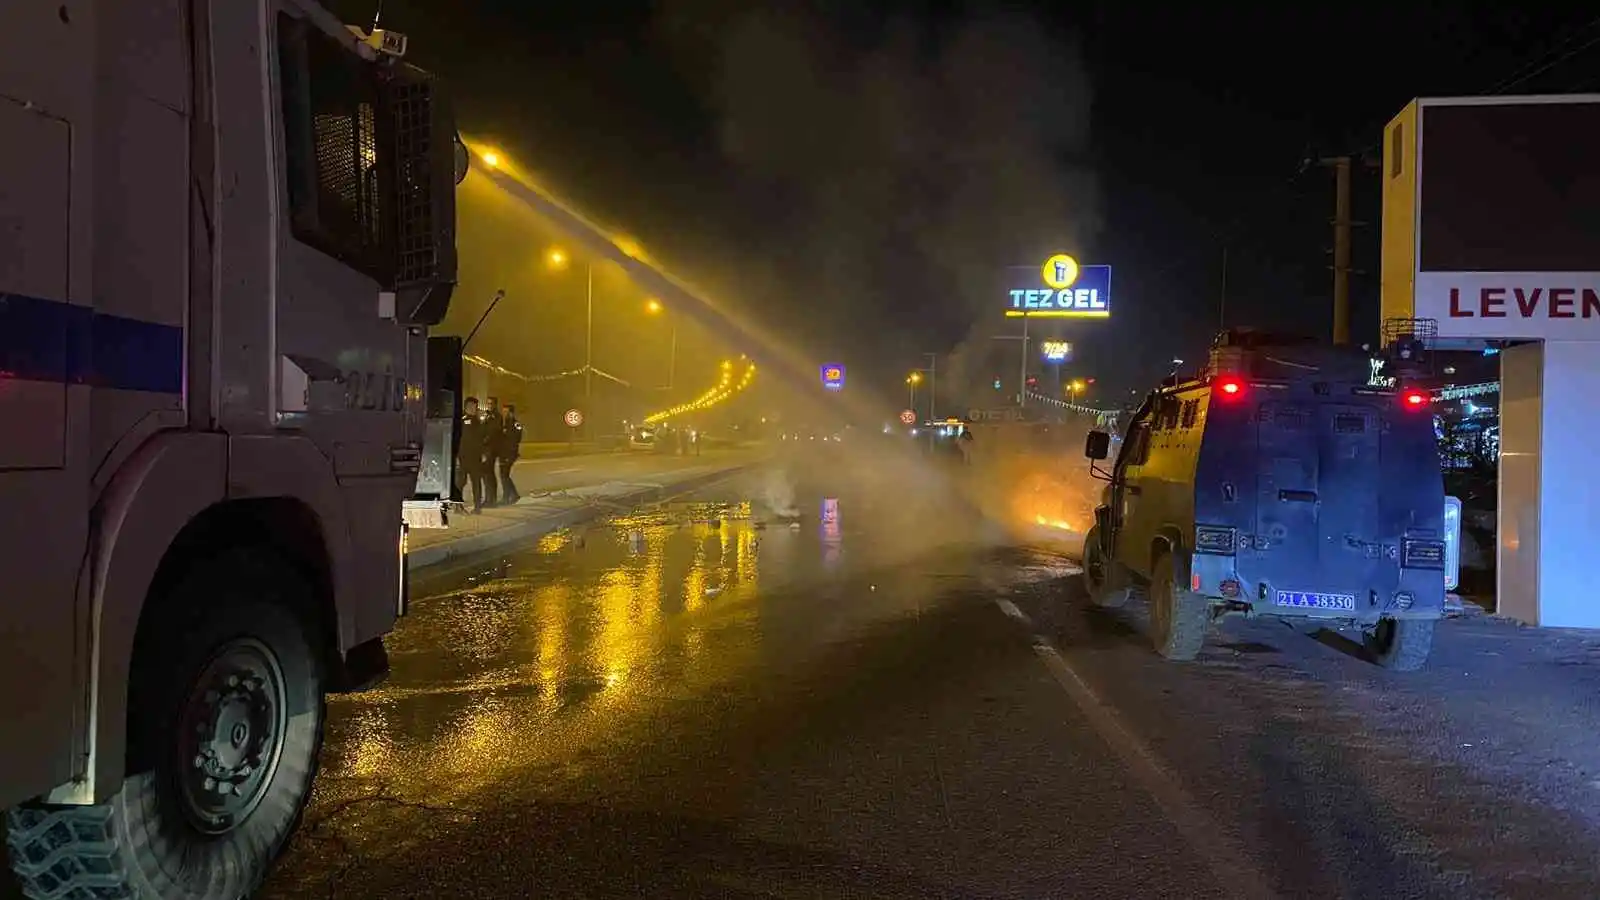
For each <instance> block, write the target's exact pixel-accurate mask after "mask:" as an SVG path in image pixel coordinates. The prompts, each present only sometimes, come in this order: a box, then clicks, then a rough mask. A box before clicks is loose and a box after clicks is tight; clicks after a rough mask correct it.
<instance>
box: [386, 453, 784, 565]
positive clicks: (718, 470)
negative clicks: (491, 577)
mask: <svg viewBox="0 0 1600 900" xmlns="http://www.w3.org/2000/svg"><path fill="white" fill-rule="evenodd" d="M752 464H753V463H752V462H751V461H750V460H748V459H745V460H739V461H731V460H730V461H727V462H721V463H711V464H708V465H704V466H694V467H692V468H687V469H678V470H676V471H673V472H669V473H665V474H663V475H661V476H660V477H658V478H655V479H652V480H649V481H607V482H603V483H601V484H595V485H586V486H584V487H574V488H569V489H566V490H560V491H555V492H553V493H549V494H544V495H540V496H536V497H534V496H527V497H523V498H522V500H521V501H519V502H518V503H517V505H516V506H511V507H500V508H495V509H486V510H484V511H483V512H482V513H480V514H478V515H463V514H461V513H459V512H458V513H455V514H453V515H452V516H451V517H450V527H449V528H445V529H419V530H416V531H413V532H411V534H410V536H409V538H408V546H409V550H410V552H409V553H408V554H407V557H406V563H407V568H408V569H410V570H411V571H413V572H415V571H417V570H418V569H423V568H426V567H428V566H432V565H438V564H439V563H442V562H445V561H446V560H450V559H454V558H456V557H459V556H465V555H468V554H472V553H482V552H484V551H486V550H493V549H495V548H497V547H504V546H507V545H510V544H514V543H516V542H518V541H523V540H527V539H528V538H532V537H538V536H540V535H542V534H548V533H549V532H552V531H557V530H559V529H562V528H567V527H570V526H572V525H577V524H579V523H582V522H587V521H589V520H591V519H598V518H601V517H603V516H607V515H611V514H613V513H618V512H625V511H627V510H628V509H630V508H632V507H634V506H638V505H639V504H641V503H648V502H650V501H652V500H660V499H662V498H665V497H670V496H672V495H674V494H681V493H685V492H688V491H692V490H695V489H697V488H701V487H704V486H706V485H708V484H711V483H712V482H716V481H720V480H722V479H723V478H727V477H729V476H731V475H734V474H737V473H738V472H740V471H742V470H744V469H746V468H748V467H749V466H751V465H752Z"/></svg>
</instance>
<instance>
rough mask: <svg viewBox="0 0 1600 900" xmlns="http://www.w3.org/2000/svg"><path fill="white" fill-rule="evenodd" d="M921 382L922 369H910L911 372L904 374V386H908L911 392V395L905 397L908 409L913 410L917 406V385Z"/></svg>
mask: <svg viewBox="0 0 1600 900" xmlns="http://www.w3.org/2000/svg"><path fill="white" fill-rule="evenodd" d="M921 383H922V371H921V370H920V369H915V370H912V372H911V374H910V375H907V376H906V387H907V388H909V389H910V392H911V396H910V397H909V398H908V399H907V402H906V408H907V409H910V410H913V411H914V410H916V408H917V385H919V384H921Z"/></svg>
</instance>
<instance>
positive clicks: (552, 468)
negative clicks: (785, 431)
mask: <svg viewBox="0 0 1600 900" xmlns="http://www.w3.org/2000/svg"><path fill="white" fill-rule="evenodd" d="M740 453H741V451H738V450H724V449H717V450H709V451H705V452H703V453H702V454H701V455H700V456H675V455H667V454H665V453H654V452H651V451H647V450H619V451H615V452H610V453H585V454H578V455H575V456H548V457H535V458H532V459H520V460H517V463H516V465H515V466H514V467H513V468H512V472H511V477H512V479H513V480H514V481H515V482H516V484H517V488H518V489H519V490H520V491H521V492H522V493H524V494H529V495H535V494H540V493H548V492H551V491H559V490H563V489H566V488H572V487H579V486H584V485H591V484H600V483H602V482H606V481H630V480H645V479H649V478H653V477H655V476H657V475H661V474H664V473H667V472H671V471H674V470H677V469H686V468H690V467H693V466H700V465H705V464H706V463H708V462H712V461H715V460H717V459H721V458H726V457H729V456H736V455H739V454H740Z"/></svg>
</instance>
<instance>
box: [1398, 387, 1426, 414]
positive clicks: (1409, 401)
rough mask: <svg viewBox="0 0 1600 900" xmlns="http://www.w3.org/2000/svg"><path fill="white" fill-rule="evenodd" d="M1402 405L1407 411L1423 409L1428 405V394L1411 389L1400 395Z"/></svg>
mask: <svg viewBox="0 0 1600 900" xmlns="http://www.w3.org/2000/svg"><path fill="white" fill-rule="evenodd" d="M1400 403H1401V404H1402V405H1404V406H1405V408H1406V409H1422V408H1423V407H1425V406H1427V405H1428V392H1427V391H1419V390H1417V389H1416V388H1409V389H1407V390H1405V391H1404V392H1402V393H1401V394H1400Z"/></svg>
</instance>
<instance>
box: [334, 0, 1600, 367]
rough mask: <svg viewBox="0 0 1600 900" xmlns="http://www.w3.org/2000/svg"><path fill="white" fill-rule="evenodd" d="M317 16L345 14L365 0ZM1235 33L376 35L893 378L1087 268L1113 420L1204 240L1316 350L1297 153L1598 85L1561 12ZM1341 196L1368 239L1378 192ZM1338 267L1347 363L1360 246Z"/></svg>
mask: <svg viewBox="0 0 1600 900" xmlns="http://www.w3.org/2000/svg"><path fill="white" fill-rule="evenodd" d="M334 6H335V9H336V11H337V12H338V13H339V14H340V15H341V16H342V17H343V18H345V20H346V21H351V22H361V23H365V22H368V21H370V17H371V12H372V0H349V2H346V0H340V2H336V3H335V4H334ZM996 8H1003V9H1005V10H1006V12H1005V13H1004V14H998V15H996V14H991V13H990V12H989V11H990V10H993V9H996ZM1240 10H1241V11H1238V12H1234V11H1231V10H1226V9H1224V10H1221V11H1218V10H1216V9H1211V10H1206V9H1202V8H1200V7H1199V6H1198V5H1189V4H1184V5H1179V4H1172V5H1170V6H1169V5H1165V4H1156V5H1140V4H1133V3H1113V2H1105V3H1083V4H1073V3H1061V2H1058V3H1049V2H1038V3H1013V4H979V3H960V2H911V0H904V2H892V3H878V4H870V3H865V2H859V3H852V2H834V3H829V2H813V3H810V4H787V3H770V4H767V3H761V4H758V3H743V2H736V0H658V2H654V3H651V2H640V0H595V2H591V3H561V4H556V3H530V2H527V0H483V2H479V3H476V4H474V3H469V2H465V0H389V2H387V3H386V4H385V8H384V24H385V25H386V26H388V27H391V28H394V29H397V30H400V31H403V32H406V33H407V34H408V35H409V36H410V38H411V47H412V51H411V56H412V60H413V61H415V62H417V63H418V64H420V65H423V66H425V67H427V68H431V69H434V70H436V71H438V72H440V73H441V74H443V75H444V76H445V77H446V78H448V79H449V81H450V83H451V84H452V86H453V89H454V91H455V93H456V94H457V96H458V108H459V115H460V118H461V120H462V129H463V131H469V132H475V133H480V134H486V135H489V136H492V137H493V139H494V140H496V141H497V142H499V143H501V144H503V145H504V146H505V147H506V148H507V150H508V152H510V153H512V154H514V155H516V156H517V158H518V159H519V160H520V159H528V160H531V161H532V163H531V164H532V165H533V166H534V167H536V168H537V169H538V170H539V171H540V172H541V173H542V175H543V176H544V177H545V178H547V179H548V180H549V182H550V183H551V184H552V185H554V186H555V187H556V188H557V189H558V190H559V191H560V192H562V193H563V194H565V195H567V196H569V197H571V198H572V199H573V200H574V201H576V202H577V203H579V204H580V205H582V206H584V207H585V208H587V209H590V210H593V211H594V212H595V213H596V214H597V215H598V216H599V217H601V218H602V219H603V220H606V221H609V222H613V223H617V224H619V225H621V226H622V227H624V228H625V229H626V230H627V231H628V232H629V233H631V234H635V235H637V236H638V237H639V238H640V239H641V240H642V241H643V242H644V243H645V244H646V246H648V247H650V248H651V250H652V251H653V252H654V253H655V255H657V256H659V257H662V258H664V259H665V260H667V261H668V264H669V266H670V267H672V268H674V269H676V270H680V271H682V272H684V273H685V274H687V275H688V276H689V277H690V278H691V280H693V281H695V282H697V283H701V284H705V285H706V286H708V287H711V288H713V289H715V290H716V291H717V292H718V295H719V296H722V297H725V298H727V299H728V300H730V301H733V302H734V303H735V304H736V305H737V306H738V307H739V309H740V310H741V311H742V312H743V313H744V314H747V315H751V316H754V317H756V318H757V319H759V320H761V321H762V322H763V323H765V324H768V325H769V326H771V327H773V328H775V329H779V330H781V331H782V333H783V334H785V335H786V336H787V337H788V338H789V339H791V340H792V341H793V342H794V343H796V344H797V345H800V346H803V347H804V348H805V349H806V350H807V352H808V354H815V355H817V356H818V357H819V358H820V357H822V356H829V357H837V358H840V359H843V360H845V361H846V362H848V363H849V364H851V365H852V366H853V368H854V369H855V370H856V371H857V372H859V373H861V374H868V373H872V374H876V375H878V376H880V378H881V379H882V380H883V382H884V383H885V384H886V385H887V384H895V383H897V382H898V379H899V378H900V377H903V371H904V369H906V368H908V367H910V366H912V365H914V364H916V358H917V354H918V353H920V352H922V351H926V350H940V351H948V350H950V349H952V348H955V347H957V346H958V345H960V344H962V343H963V342H970V343H971V344H972V345H974V346H976V345H978V344H982V345H985V346H988V345H991V344H992V342H990V341H988V340H987V336H988V335H989V334H990V333H997V332H1002V331H1005V330H1007V329H1008V328H1014V327H1015V326H1014V324H1013V325H1008V324H1007V323H1005V321H1004V320H1003V319H1001V318H999V317H998V312H997V307H996V306H995V305H993V304H994V303H995V302H998V301H994V300H992V299H991V297H989V296H985V292H986V290H987V288H986V287H985V286H986V285H990V284H992V283H993V282H994V281H995V273H996V272H997V271H999V270H1000V269H1001V268H1003V267H1004V266H1006V265H1011V264H1016V263H1018V262H1031V261H1033V260H1035V259H1041V258H1042V256H1043V255H1044V254H1046V253H1048V252H1050V251H1053V250H1056V249H1058V248H1062V249H1067V250H1070V251H1073V252H1075V253H1076V254H1077V255H1078V256H1079V257H1080V259H1083V260H1085V261H1095V262H1106V263H1110V264H1112V265H1113V266H1114V267H1115V271H1116V282H1115V283H1116V292H1115V296H1116V300H1115V303H1116V314H1115V318H1114V319H1113V320H1112V321H1110V322H1098V323H1077V324H1074V325H1072V326H1070V334H1071V336H1072V337H1074V338H1075V339H1076V341H1077V345H1078V347H1079V359H1078V360H1077V361H1076V362H1075V363H1074V364H1073V366H1072V369H1073V372H1074V374H1081V375H1095V376H1098V380H1099V386H1103V388H1104V392H1105V393H1106V394H1107V395H1108V396H1107V399H1109V395H1110V394H1111V393H1112V392H1113V389H1114V387H1116V388H1117V389H1118V390H1122V389H1125V388H1128V387H1133V386H1135V385H1146V384H1148V383H1149V382H1151V381H1153V380H1154V379H1155V378H1157V377H1159V375H1160V374H1162V372H1163V366H1164V364H1165V362H1166V360H1168V359H1170V358H1171V357H1172V356H1173V355H1179V356H1185V357H1193V356H1194V355H1196V354H1198V353H1200V352H1201V351H1202V349H1203V348H1204V347H1205V345H1206V343H1207V342H1208V340H1209V338H1210V334H1211V332H1212V331H1213V330H1214V328H1215V325H1216V322H1217V314H1218V299H1219V294H1220V282H1221V259H1222V247H1223V246H1224V244H1226V245H1227V246H1228V247H1229V254H1228V256H1229V267H1228V320H1229V322H1230V324H1247V325H1259V326H1266V327H1276V328H1284V329H1289V330H1295V331H1301V332H1308V333H1316V334H1327V333H1328V331H1329V328H1330V325H1329V308H1330V301H1329V296H1330V293H1331V291H1330V278H1331V277H1330V274H1329V272H1328V271H1327V268H1326V267H1327V265H1328V261H1329V260H1328V256H1327V248H1328V246H1329V244H1330V234H1329V227H1328V224H1327V220H1328V218H1329V217H1330V216H1331V213H1332V204H1333V181H1332V176H1331V173H1329V172H1327V171H1325V170H1323V169H1321V168H1318V167H1314V166H1313V167H1311V168H1309V169H1306V170H1305V171H1303V172H1302V171H1301V169H1302V161H1303V160H1304V159H1306V158H1307V157H1316V156H1321V155H1334V154H1339V153H1362V152H1371V153H1375V152H1376V151H1377V144H1378V139H1379V137H1380V136H1381V134H1382V128H1383V125H1384V123H1385V122H1386V121H1387V120H1388V119H1389V118H1390V117H1391V116H1392V115H1393V114H1394V113H1395V112H1397V111H1398V110H1399V109H1400V108H1401V106H1402V105H1404V103H1405V102H1406V101H1407V100H1409V99H1410V98H1412V97H1414V96H1418V95H1450V94H1478V93H1488V92H1497V93H1498V92H1511V93H1535V92H1558V91H1568V90H1590V89H1595V88H1596V87H1597V86H1600V68H1597V64H1600V20H1594V21H1591V19H1592V18H1593V17H1592V15H1591V14H1588V13H1584V12H1583V11H1582V9H1581V7H1574V8H1573V10H1572V11H1566V12H1563V11H1561V10H1559V9H1552V10H1545V9H1535V8H1515V7H1513V6H1511V5H1509V4H1504V5H1502V4H1494V5H1490V4H1476V5H1471V6H1468V5H1465V4H1459V5H1458V4H1446V3H1430V4H1390V5H1386V6H1384V7H1383V12H1382V13H1381V14H1373V13H1368V12H1364V11H1359V10H1357V8H1356V7H1353V6H1350V5H1346V6H1342V7H1340V6H1326V5H1309V4H1307V5H1298V4H1280V5H1277V6H1276V7H1274V6H1273V5H1268V4H1259V5H1251V6H1241V8H1240ZM1355 185H1356V194H1357V201H1356V204H1357V213H1358V218H1363V219H1365V220H1367V221H1370V222H1374V223H1375V222H1376V220H1377V217H1378V208H1377V191H1378V183H1377V180H1376V177H1375V176H1374V175H1370V174H1362V175H1358V176H1357V180H1356V183H1355ZM1355 265H1356V267H1357V268H1360V269H1364V270H1366V272H1367V273H1368V274H1366V275H1364V276H1359V277H1358V278H1357V279H1356V280H1355V282H1354V293H1355V297H1356V307H1355V311H1356V316H1357V321H1356V334H1357V337H1358V339H1367V338H1368V337H1369V336H1370V335H1373V334H1375V332H1376V328H1377V313H1376V297H1375V295H1376V275H1377V268H1378V258H1377V234H1376V228H1375V227H1370V228H1367V229H1365V233H1363V234H1360V235H1358V238H1357V244H1356V259H1355ZM497 315H498V313H497ZM967 356H969V357H972V358H974V359H977V358H981V356H982V354H976V355H974V354H967ZM528 365H530V366H532V367H533V368H537V367H538V363H537V362H536V361H535V362H531V363H528ZM971 365H972V366H973V367H974V368H977V367H983V366H988V365H992V363H989V362H987V361H985V362H973V363H971ZM1008 371H1009V370H1008ZM891 379H892V380H891Z"/></svg>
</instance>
